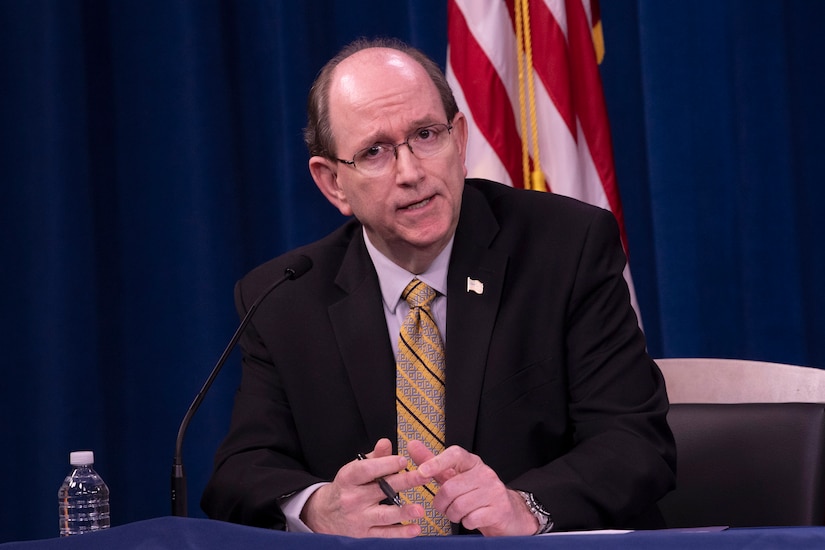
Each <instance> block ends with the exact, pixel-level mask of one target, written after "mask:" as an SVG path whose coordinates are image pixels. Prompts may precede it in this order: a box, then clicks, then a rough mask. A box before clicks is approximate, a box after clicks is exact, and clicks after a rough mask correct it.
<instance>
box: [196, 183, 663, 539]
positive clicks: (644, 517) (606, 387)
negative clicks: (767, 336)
mask: <svg viewBox="0 0 825 550" xmlns="http://www.w3.org/2000/svg"><path fill="white" fill-rule="evenodd" d="M296 254H304V255H306V256H308V257H310V258H311V259H312V261H313V263H314V267H313V268H312V269H311V270H310V271H309V272H308V273H307V274H306V275H304V276H303V277H302V278H300V279H297V280H295V281H292V282H289V283H288V284H287V285H284V287H283V288H281V289H279V290H278V291H276V292H275V293H273V294H272V295H271V296H270V297H268V298H267V299H266V300H265V301H264V302H263V303H262V304H261V306H260V308H259V310H258V311H257V313H256V316H255V317H254V318H253V320H252V323H251V324H250V326H249V328H248V329H247V331H246V333H245V336H244V338H243V339H242V341H241V343H242V347H243V375H242V381H241V385H240V388H239V390H238V394H237V396H236V402H235V408H234V411H233V415H232V424H231V428H230V431H229V435H228V436H227V438H226V440H225V441H224V442H223V443H222V445H221V447H220V449H219V450H218V452H217V456H216V459H215V471H214V473H213V476H212V479H211V480H210V482H209V484H208V486H207V488H206V491H205V493H204V496H203V500H202V506H203V508H204V510H205V511H206V512H207V513H208V514H209V515H210V516H211V517H213V518H218V519H223V520H228V521H233V522H239V523H245V524H251V525H258V526H268V527H273V526H274V527H279V526H282V524H283V516H282V514H281V512H280V509H279V507H278V505H277V499H278V498H279V497H282V496H284V495H288V494H290V493H292V492H295V491H298V490H300V489H303V488H305V487H307V486H309V485H310V484H312V483H315V482H317V481H319V480H331V479H332V478H333V477H334V476H335V473H336V472H337V471H338V469H339V468H340V467H341V466H342V465H343V464H345V463H347V462H350V461H352V460H353V459H354V458H355V455H356V453H358V452H367V451H369V450H371V449H372V446H373V445H374V444H375V442H376V441H377V440H378V439H379V438H381V437H387V438H389V439H390V440H392V441H395V438H396V435H395V434H396V431H395V430H396V426H395V360H394V358H393V352H392V350H391V346H390V340H389V335H388V333H387V326H386V322H385V319H384V314H383V309H382V305H381V296H380V292H379V288H378V277H377V275H376V272H375V269H374V267H373V265H372V263H371V261H370V258H369V255H368V253H367V250H366V248H365V245H364V239H363V234H362V229H361V225H360V224H359V223H358V222H357V221H355V220H353V221H350V222H348V223H347V224H345V225H344V226H342V227H341V228H340V229H339V230H337V231H335V232H334V233H332V234H331V235H329V236H328V237H326V238H324V239H323V240H321V241H318V242H316V243H313V244H310V245H308V246H305V247H302V248H300V249H297V250H295V251H294V252H292V253H290V254H287V255H285V256H282V257H279V258H276V259H274V260H272V261H270V262H268V263H266V264H264V265H262V266H260V267H258V268H257V269H255V270H254V271H252V272H251V273H250V274H249V275H247V276H246V277H245V278H244V279H243V280H241V281H240V282H239V283H238V285H237V287H236V301H237V305H238V310H239V311H240V313H242V314H243V313H244V312H245V311H246V310H247V308H248V307H249V305H250V304H251V303H252V302H253V301H254V300H255V299H256V298H257V297H258V296H259V295H260V293H261V292H262V291H263V289H264V288H266V287H267V286H269V285H270V284H271V283H272V281H274V280H276V279H277V278H279V277H281V276H282V275H283V272H284V269H285V267H286V266H288V265H289V264H290V261H291V259H293V258H294V256H295V255H296ZM624 264H625V257H624V254H623V252H622V249H621V245H620V240H619V235H618V229H617V225H616V222H615V219H614V218H613V216H612V214H610V213H609V212H607V211H605V210H601V209H598V208H595V207H592V206H588V205H585V204H583V203H580V202H578V201H574V200H572V199H568V198H565V197H561V196H557V195H553V194H548V193H535V192H527V191H521V190H514V189H511V188H509V187H506V186H503V185H499V184H496V183H492V182H488V181H484V180H467V182H466V185H465V191H464V198H463V203H462V208H461V218H460V221H459V224H458V229H457V232H456V237H455V243H454V247H453V252H452V257H451V259H450V267H449V275H448V285H447V286H448V291H447V338H446V346H447V349H446V360H447V373H446V377H447V382H446V388H447V389H446V391H447V394H446V419H447V433H446V437H447V444H448V445H460V446H462V447H464V448H466V449H468V450H469V451H471V452H473V453H476V454H478V455H479V456H480V457H481V458H482V459H483V460H484V462H485V463H487V464H488V465H489V466H491V467H492V468H493V469H494V470H495V471H496V472H497V473H498V475H499V477H500V478H501V479H502V480H503V481H504V482H505V483H506V484H508V485H509V486H510V487H512V488H515V489H522V490H526V491H530V492H533V493H534V494H535V495H536V498H537V499H538V500H539V501H540V502H542V503H543V504H544V506H545V507H546V508H547V509H548V510H550V511H551V512H552V514H553V519H554V520H555V522H556V525H557V527H558V528H559V529H577V528H604V527H634V528H644V527H658V526H661V517H660V516H659V514H658V510H657V508H656V505H655V503H656V501H658V499H659V498H661V497H662V496H663V495H664V494H665V493H666V492H667V491H668V490H669V489H671V488H672V487H673V485H674V469H675V447H674V443H673V438H672V435H671V433H670V430H669V428H668V426H667V423H666V418H665V417H666V413H667V409H668V402H667V396H666V394H665V387H664V382H663V380H662V376H661V374H660V372H659V370H658V368H657V367H656V365H655V363H654V362H653V361H652V360H651V359H650V357H649V356H648V355H647V353H646V351H645V341H644V338H643V336H642V334H641V332H640V331H639V329H638V326H637V322H636V317H635V315H634V313H633V310H632V308H631V306H630V302H629V298H628V290H627V286H626V284H625V282H624V279H623V278H622V270H623V268H624ZM468 277H469V278H472V279H476V280H478V281H481V282H482V283H483V284H484V292H483V293H482V294H480V295H479V294H476V293H474V292H468V290H467V278H468Z"/></svg>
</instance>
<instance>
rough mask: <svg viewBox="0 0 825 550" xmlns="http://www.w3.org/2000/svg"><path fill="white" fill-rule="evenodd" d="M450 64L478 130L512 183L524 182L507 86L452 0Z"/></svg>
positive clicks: (448, 17) (518, 139) (448, 23)
mask: <svg viewBox="0 0 825 550" xmlns="http://www.w3.org/2000/svg"><path fill="white" fill-rule="evenodd" d="M447 27H448V39H449V42H450V44H456V45H460V46H456V47H453V48H450V65H451V67H452V70H453V73H454V74H455V77H456V79H457V80H458V82H459V83H460V85H461V89H462V90H464V97H465V98H466V100H467V105H468V107H469V110H470V113H472V116H473V119H474V120H475V122H476V125H477V126H478V129H479V131H480V132H481V134H482V135H483V136H484V138H485V139H486V140H487V142H488V143H489V144H490V146H491V147H492V148H493V150H494V151H495V152H496V154H497V155H498V157H499V159H500V160H501V162H502V164H503V165H504V167H505V169H506V170H507V173H508V174H509V175H510V179H511V181H512V182H513V186H515V187H523V186H524V173H523V170H522V165H521V137H519V133H518V129H517V126H516V119H515V115H514V113H513V110H512V109H510V108H509V107H508V108H505V109H502V108H501V106H502V105H505V106H509V105H510V100H509V97H508V96H507V90H506V88H505V87H504V84H503V83H502V81H501V78H500V77H499V75H498V72H497V71H496V69H495V67H493V65H492V63H490V60H489V59H488V58H487V55H486V54H485V53H484V51H483V50H482V49H481V47H480V46H479V45H478V42H477V41H476V39H475V37H474V36H473V34H472V33H471V32H470V29H469V27H468V26H467V22H466V21H465V20H464V15H463V14H462V13H461V10H460V9H459V8H458V6H456V4H455V2H454V1H453V0H450V1H449V3H448V4H447Z"/></svg>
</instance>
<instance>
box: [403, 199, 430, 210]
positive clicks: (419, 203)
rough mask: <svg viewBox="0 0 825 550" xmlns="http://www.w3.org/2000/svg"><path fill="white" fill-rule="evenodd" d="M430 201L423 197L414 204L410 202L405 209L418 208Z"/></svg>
mask: <svg viewBox="0 0 825 550" xmlns="http://www.w3.org/2000/svg"><path fill="white" fill-rule="evenodd" d="M428 202H430V199H424V200H423V201H421V202H417V203H415V204H411V205H409V206H408V207H407V210H418V209H419V208H423V207H425V206H427V203H428Z"/></svg>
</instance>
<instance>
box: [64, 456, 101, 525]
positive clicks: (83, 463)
mask: <svg viewBox="0 0 825 550" xmlns="http://www.w3.org/2000/svg"><path fill="white" fill-rule="evenodd" d="M69 462H70V463H71V465H72V472H71V473H70V474H69V475H68V476H66V479H65V480H63V485H61V486H60V490H59V491H58V492H57V499H58V503H59V506H58V509H59V511H60V536H61V537H65V536H68V535H80V534H83V533H90V532H92V531H98V530H100V529H107V528H108V527H109V523H110V520H109V487H107V486H106V483H105V482H104V481H103V478H101V477H100V476H99V475H98V473H97V472H95V470H94V468H92V466H93V465H94V462H95V454H94V452H93V451H74V452H73V453H70V454H69Z"/></svg>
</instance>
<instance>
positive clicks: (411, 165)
mask: <svg viewBox="0 0 825 550" xmlns="http://www.w3.org/2000/svg"><path fill="white" fill-rule="evenodd" d="M405 146H406V147H405ZM395 169H396V178H397V180H398V183H414V182H416V181H418V180H420V179H421V177H422V171H421V161H420V160H419V158H418V157H417V156H415V153H413V148H412V145H410V142H409V141H405V142H404V143H399V144H398V145H397V146H396V149H395Z"/></svg>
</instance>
